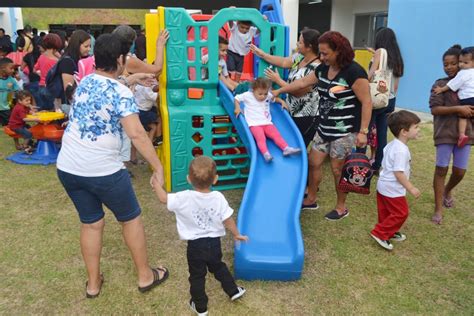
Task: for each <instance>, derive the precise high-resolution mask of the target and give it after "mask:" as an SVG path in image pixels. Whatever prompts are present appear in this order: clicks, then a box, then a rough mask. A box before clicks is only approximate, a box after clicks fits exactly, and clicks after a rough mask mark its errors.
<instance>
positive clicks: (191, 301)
mask: <svg viewBox="0 0 474 316" xmlns="http://www.w3.org/2000/svg"><path fill="white" fill-rule="evenodd" d="M189 307H191V309H192V310H193V312H195V313H196V315H198V316H207V315H208V314H209V313H208V312H207V311H205V312H202V313H200V312H198V311H197V309H196V305H195V304H194V302H193V300H190V301H189Z"/></svg>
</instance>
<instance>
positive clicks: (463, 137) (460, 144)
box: [458, 135, 469, 147]
mask: <svg viewBox="0 0 474 316" xmlns="http://www.w3.org/2000/svg"><path fill="white" fill-rule="evenodd" d="M468 141H469V137H468V136H467V135H460V136H459V138H458V147H464V146H465V145H466V144H467V142H468Z"/></svg>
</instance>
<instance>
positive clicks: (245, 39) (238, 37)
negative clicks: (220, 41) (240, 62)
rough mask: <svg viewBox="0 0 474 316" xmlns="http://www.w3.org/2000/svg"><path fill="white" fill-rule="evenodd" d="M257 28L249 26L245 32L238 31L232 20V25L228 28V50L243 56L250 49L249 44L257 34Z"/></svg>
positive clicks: (235, 23)
mask: <svg viewBox="0 0 474 316" xmlns="http://www.w3.org/2000/svg"><path fill="white" fill-rule="evenodd" d="M257 30H258V29H257V28H256V27H255V26H251V27H250V29H249V31H248V32H247V33H245V34H242V33H240V31H239V27H238V25H237V22H236V21H234V23H233V25H232V27H231V28H230V38H229V50H230V51H232V52H234V53H236V54H239V55H240V56H245V55H247V54H248V53H249V51H250V44H251V43H252V39H253V37H254V36H255V34H257Z"/></svg>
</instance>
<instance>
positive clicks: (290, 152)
mask: <svg viewBox="0 0 474 316" xmlns="http://www.w3.org/2000/svg"><path fill="white" fill-rule="evenodd" d="M300 152H301V149H299V148H294V147H290V146H288V147H286V148H285V149H283V156H290V155H296V154H299V153H300Z"/></svg>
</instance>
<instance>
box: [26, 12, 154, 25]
mask: <svg viewBox="0 0 474 316" xmlns="http://www.w3.org/2000/svg"><path fill="white" fill-rule="evenodd" d="M148 12H149V10H143V9H137V10H128V9H65V8H47V9H42V8H22V13H23V24H24V25H26V24H29V25H31V26H32V27H36V28H38V29H39V30H48V29H49V24H136V25H142V26H144V25H145V14H146V13H148Z"/></svg>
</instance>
